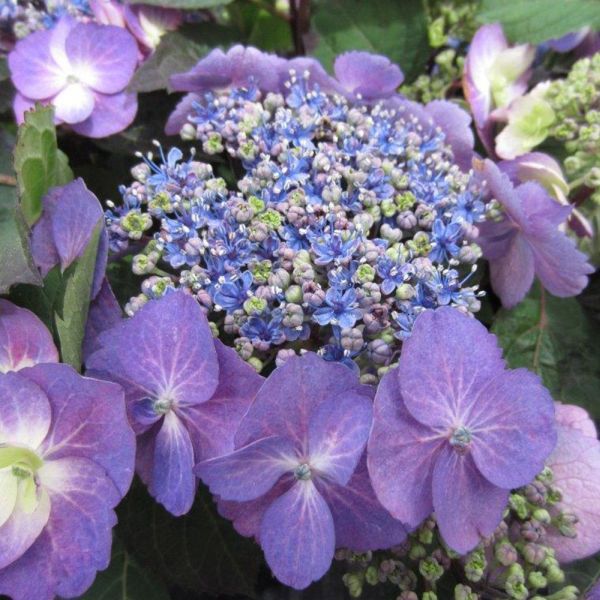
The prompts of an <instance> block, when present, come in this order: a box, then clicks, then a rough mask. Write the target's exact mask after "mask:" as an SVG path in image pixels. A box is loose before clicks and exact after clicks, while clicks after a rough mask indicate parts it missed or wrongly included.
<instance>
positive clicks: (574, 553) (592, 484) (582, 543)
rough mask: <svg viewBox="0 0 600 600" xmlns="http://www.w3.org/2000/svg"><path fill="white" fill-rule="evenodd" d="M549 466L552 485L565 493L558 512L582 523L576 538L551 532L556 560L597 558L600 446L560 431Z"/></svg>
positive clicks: (599, 542)
mask: <svg viewBox="0 0 600 600" xmlns="http://www.w3.org/2000/svg"><path fill="white" fill-rule="evenodd" d="M547 464H548V466H549V467H550V468H551V469H552V473H553V476H554V478H553V483H552V484H553V485H555V486H556V487H557V488H558V489H559V490H560V491H561V493H562V499H561V501H560V502H559V503H558V504H557V505H556V507H555V508H554V511H556V512H558V511H561V510H562V511H564V512H565V513H568V514H572V515H575V516H577V518H578V519H579V522H578V523H577V525H576V531H577V537H575V538H567V537H565V536H563V535H560V533H559V532H558V531H556V530H554V529H553V528H550V529H549V531H548V542H549V544H550V545H551V546H552V547H553V548H554V550H555V552H556V558H557V559H558V560H559V561H561V562H569V561H573V560H578V559H580V558H586V557H588V556H591V555H592V554H595V553H596V552H598V550H600V505H599V504H598V498H599V497H600V442H598V440H596V439H595V438H591V437H589V436H587V435H583V434H581V433H580V432H579V431H576V430H574V429H568V428H566V427H559V429H558V443H557V445H556V448H555V450H554V452H553V453H552V455H551V456H550V458H549V459H548V462H547ZM554 511H553V512H554Z"/></svg>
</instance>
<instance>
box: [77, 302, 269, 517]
mask: <svg viewBox="0 0 600 600" xmlns="http://www.w3.org/2000/svg"><path fill="white" fill-rule="evenodd" d="M96 341H97V344H98V345H99V346H100V348H99V349H98V350H96V351H95V352H93V353H92V355H91V356H90V357H89V359H88V361H87V366H88V371H89V372H90V373H93V374H95V375H98V376H101V377H102V378H105V379H111V380H114V381H116V382H118V383H120V384H121V385H122V386H123V388H124V389H125V393H126V400H127V405H128V413H129V418H130V421H131V424H132V426H133V428H134V430H135V432H136V434H137V435H138V454H137V470H138V473H139V474H140V476H141V477H142V479H143V480H144V482H145V483H146V484H147V485H148V487H149V490H150V493H151V494H152V495H153V496H154V497H155V498H156V500H157V501H158V502H160V503H161V504H163V505H164V506H165V508H166V509H167V510H169V511H170V512H171V513H173V514H175V515H182V514H184V513H186V512H188V511H189V509H190V508H191V506H192V503H193V501H194V496H195V493H196V478H195V477H194V473H193V471H192V469H193V467H194V465H195V464H196V463H197V462H199V461H200V460H202V459H203V458H208V457H212V456H216V455H219V454H223V453H225V452H228V451H231V450H232V449H233V434H234V432H235V429H236V427H237V424H238V423H239V421H240V419H241V417H242V416H243V414H244V412H245V411H246V409H247V407H248V405H249V403H250V402H251V401H252V398H253V396H254V393H255V392H256V390H257V389H258V387H259V385H260V382H261V377H260V376H259V375H257V374H256V372H255V371H254V370H253V369H252V368H251V367H249V366H248V365H246V364H245V363H244V362H243V361H242V360H241V359H240V358H239V357H238V356H237V355H236V354H235V352H234V351H233V350H230V349H229V348H226V347H225V346H223V345H222V344H221V343H220V342H218V341H217V340H214V339H213V336H212V333H211V330H210V327H209V324H208V321H207V320H206V317H205V316H204V314H203V313H202V311H201V309H200V307H199V306H198V304H197V302H196V301H195V300H194V299H193V298H191V297H190V296H189V295H188V294H185V293H184V292H180V291H178V292H174V293H172V294H169V295H167V296H165V297H164V298H161V299H160V300H155V301H151V302H149V303H148V304H147V305H146V306H144V307H143V308H142V309H141V310H140V311H139V312H138V313H137V314H136V315H135V316H134V317H133V318H132V319H127V320H124V321H121V322H118V323H117V324H116V325H115V327H113V328H111V329H109V330H107V331H105V332H103V333H101V334H100V335H99V336H98V338H97V340H96Z"/></svg>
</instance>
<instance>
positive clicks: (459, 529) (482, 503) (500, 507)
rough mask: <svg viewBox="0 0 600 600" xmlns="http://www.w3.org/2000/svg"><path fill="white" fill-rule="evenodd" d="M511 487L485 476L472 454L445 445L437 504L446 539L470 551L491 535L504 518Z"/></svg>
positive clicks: (438, 467) (437, 473)
mask: <svg viewBox="0 0 600 600" xmlns="http://www.w3.org/2000/svg"><path fill="white" fill-rule="evenodd" d="M508 495H509V490H503V489H501V488H499V487H496V486H495V485H492V484H491V483H489V481H488V480H487V479H486V478H485V477H483V475H481V474H480V473H479V471H478V470H477V467H476V466H475V463H474V462H473V459H472V457H471V455H470V454H469V453H467V454H462V455H461V454H459V453H458V452H456V451H455V450H454V449H453V448H452V446H451V445H450V444H446V445H444V447H443V449H442V451H441V452H440V454H439V456H438V457H437V459H436V463H435V467H434V470H433V506H434V508H435V516H436V519H437V523H438V527H439V528H440V533H441V534H442V537H443V538H444V541H445V542H446V543H447V544H448V546H450V548H452V549H453V550H455V551H456V552H458V553H460V554H466V553H467V552H469V551H470V550H472V549H473V548H474V547H475V546H477V544H479V542H480V541H481V538H482V537H487V536H489V535H491V534H492V533H493V532H494V530H495V529H496V527H498V525H499V524H500V521H501V520H502V513H503V512H504V509H505V508H506V505H507V503H508Z"/></svg>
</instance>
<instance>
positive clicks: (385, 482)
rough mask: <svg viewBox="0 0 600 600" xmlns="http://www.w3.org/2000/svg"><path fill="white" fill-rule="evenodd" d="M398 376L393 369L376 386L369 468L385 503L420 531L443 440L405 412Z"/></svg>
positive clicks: (429, 505) (428, 508)
mask: <svg viewBox="0 0 600 600" xmlns="http://www.w3.org/2000/svg"><path fill="white" fill-rule="evenodd" d="M398 376H399V373H398V369H392V370H391V371H389V372H388V373H386V374H385V375H384V377H383V379H382V380H381V382H380V384H379V387H378V388H377V394H376V395H375V405H374V413H373V428H372V429H371V436H370V438H369V443H368V448H367V465H368V468H369V475H370V476H371V482H372V484H373V489H374V490H375V494H376V495H377V498H378V499H379V501H380V502H381V504H382V505H383V506H384V507H385V508H386V509H387V510H388V511H389V512H390V513H391V514H392V515H393V516H394V517H395V518H396V519H398V520H399V521H401V522H402V523H406V524H408V525H409V526H410V527H416V526H417V525H418V524H419V523H420V522H421V521H422V520H423V519H425V518H426V517H428V516H429V515H430V514H431V513H432V512H433V502H432V496H431V476H432V471H433V464H434V461H435V457H436V456H437V454H438V452H439V449H440V446H441V444H442V443H443V441H444V440H443V439H442V438H440V437H439V436H437V435H435V433H434V432H433V431H432V430H431V429H429V428H426V427H424V426H423V425H421V424H420V423H419V422H418V421H416V420H415V419H414V418H413V417H412V416H411V415H410V414H409V412H408V411H407V410H406V407H405V406H404V403H403V401H402V396H401V394H400V388H399V385H398Z"/></svg>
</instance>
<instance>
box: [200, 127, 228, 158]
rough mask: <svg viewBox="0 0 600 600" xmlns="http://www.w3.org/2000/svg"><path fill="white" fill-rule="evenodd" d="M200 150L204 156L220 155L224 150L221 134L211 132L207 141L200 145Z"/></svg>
mask: <svg viewBox="0 0 600 600" xmlns="http://www.w3.org/2000/svg"><path fill="white" fill-rule="evenodd" d="M202 150H204V152H206V154H221V152H223V150H224V147H223V140H222V138H221V134H220V133H217V132H216V131H213V132H211V133H210V134H209V135H208V139H207V140H205V141H204V143H203V144H202Z"/></svg>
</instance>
